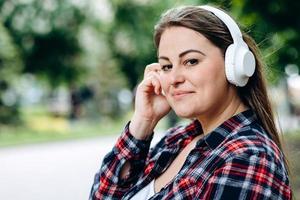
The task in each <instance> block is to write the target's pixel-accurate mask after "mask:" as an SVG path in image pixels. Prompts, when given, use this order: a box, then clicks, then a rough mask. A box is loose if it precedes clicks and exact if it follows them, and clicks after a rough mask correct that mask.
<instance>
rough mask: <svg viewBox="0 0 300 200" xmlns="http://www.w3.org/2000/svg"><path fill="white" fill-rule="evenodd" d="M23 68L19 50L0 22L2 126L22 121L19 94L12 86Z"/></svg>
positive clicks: (0, 107) (0, 121) (0, 112)
mask: <svg viewBox="0 0 300 200" xmlns="http://www.w3.org/2000/svg"><path fill="white" fill-rule="evenodd" d="M21 67H22V63H21V59H20V55H19V52H18V49H17V48H16V46H15V45H14V43H13V41H12V38H11V37H10V35H9V33H8V31H7V30H6V28H5V27H4V26H3V25H2V23H1V22H0V124H7V123H17V122H19V121H20V119H19V112H18V108H19V102H18V98H17V93H16V91H14V90H13V87H12V86H13V84H14V82H15V80H16V79H17V77H18V74H20V72H21Z"/></svg>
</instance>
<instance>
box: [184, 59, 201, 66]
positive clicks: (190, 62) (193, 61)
mask: <svg viewBox="0 0 300 200" xmlns="http://www.w3.org/2000/svg"><path fill="white" fill-rule="evenodd" d="M198 63H199V60H198V59H195V58H193V59H187V60H185V61H184V62H183V64H184V65H188V66H194V65H197V64H198Z"/></svg>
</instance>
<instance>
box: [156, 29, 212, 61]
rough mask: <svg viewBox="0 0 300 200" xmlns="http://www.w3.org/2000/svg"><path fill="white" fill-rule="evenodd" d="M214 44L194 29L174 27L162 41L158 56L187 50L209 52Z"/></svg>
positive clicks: (164, 33) (165, 32)
mask: <svg viewBox="0 0 300 200" xmlns="http://www.w3.org/2000/svg"><path fill="white" fill-rule="evenodd" d="M212 46H213V45H212V43H211V42H210V41H209V40H208V39H207V38H206V37H204V36H203V35H202V34H201V33H199V32H196V31H194V30H192V29H189V28H185V27H181V26H178V27H177V26H174V27H170V28H167V29H166V30H165V31H164V32H163V34H162V36H161V39H160V43H159V47H158V55H163V56H166V54H172V53H180V52H182V51H186V50H187V49H202V50H209V49H210V48H212Z"/></svg>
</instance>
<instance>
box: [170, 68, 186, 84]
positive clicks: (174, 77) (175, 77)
mask: <svg viewBox="0 0 300 200" xmlns="http://www.w3.org/2000/svg"><path fill="white" fill-rule="evenodd" d="M184 81H185V78H184V74H183V72H182V71H181V70H180V69H178V68H176V67H174V68H173V70H172V71H171V73H170V84H171V85H172V86H173V87H178V85H180V84H181V83H184Z"/></svg>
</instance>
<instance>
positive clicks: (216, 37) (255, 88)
mask: <svg viewBox="0 0 300 200" xmlns="http://www.w3.org/2000/svg"><path fill="white" fill-rule="evenodd" d="M172 26H182V27H186V28H189V29H192V30H194V31H197V32H199V33H201V34H202V35H204V36H205V37H206V38H207V39H208V40H210V41H211V42H212V43H213V44H214V45H216V46H217V47H219V48H220V49H221V51H222V52H223V55H224V56H225V51H226V49H227V47H228V46H229V45H230V44H232V43H233V39H232V37H231V35H230V32H229V30H228V28H227V26H226V25H225V24H224V23H223V22H222V21H221V20H220V19H219V18H217V17H216V16H215V15H213V14H212V13H211V12H209V11H206V10H204V9H201V8H200V7H197V6H185V7H179V8H173V9H170V10H168V11H167V12H166V13H164V14H163V15H162V17H161V19H160V21H159V22H158V23H157V25H156V26H155V31H154V42H155V45H156V47H157V48H158V47H159V42H160V38H161V35H162V33H163V32H164V31H165V30H166V29H167V28H169V27H172ZM243 38H244V41H245V42H246V43H247V44H248V46H249V48H250V50H251V51H252V52H253V54H254V56H255V60H256V69H255V72H254V74H253V76H252V77H250V79H249V81H248V83H247V85H246V86H244V87H238V89H237V91H238V95H239V97H240V98H241V100H242V101H243V103H244V104H245V105H247V106H249V107H250V108H251V109H252V110H254V112H255V113H256V115H257V117H258V119H259V120H260V121H261V124H262V127H263V128H264V129H265V130H266V132H267V133H268V134H269V135H270V136H271V138H272V140H273V141H274V142H275V143H276V144H277V146H278V147H279V148H280V149H281V151H282V152H283V149H282V145H281V141H280V138H279V131H278V130H277V128H276V125H275V120H274V116H273V110H272V107H271V103H270V100H269V97H268V93H267V89H266V81H265V78H264V76H263V72H262V70H263V69H264V68H265V64H264V63H263V61H262V58H261V55H260V52H259V49H258V47H257V45H256V43H255V41H254V40H253V39H252V38H251V37H250V36H249V35H247V34H246V33H243ZM283 155H284V154H283ZM284 162H285V165H286V167H287V170H289V169H288V163H287V160H286V157H285V156H284Z"/></svg>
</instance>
